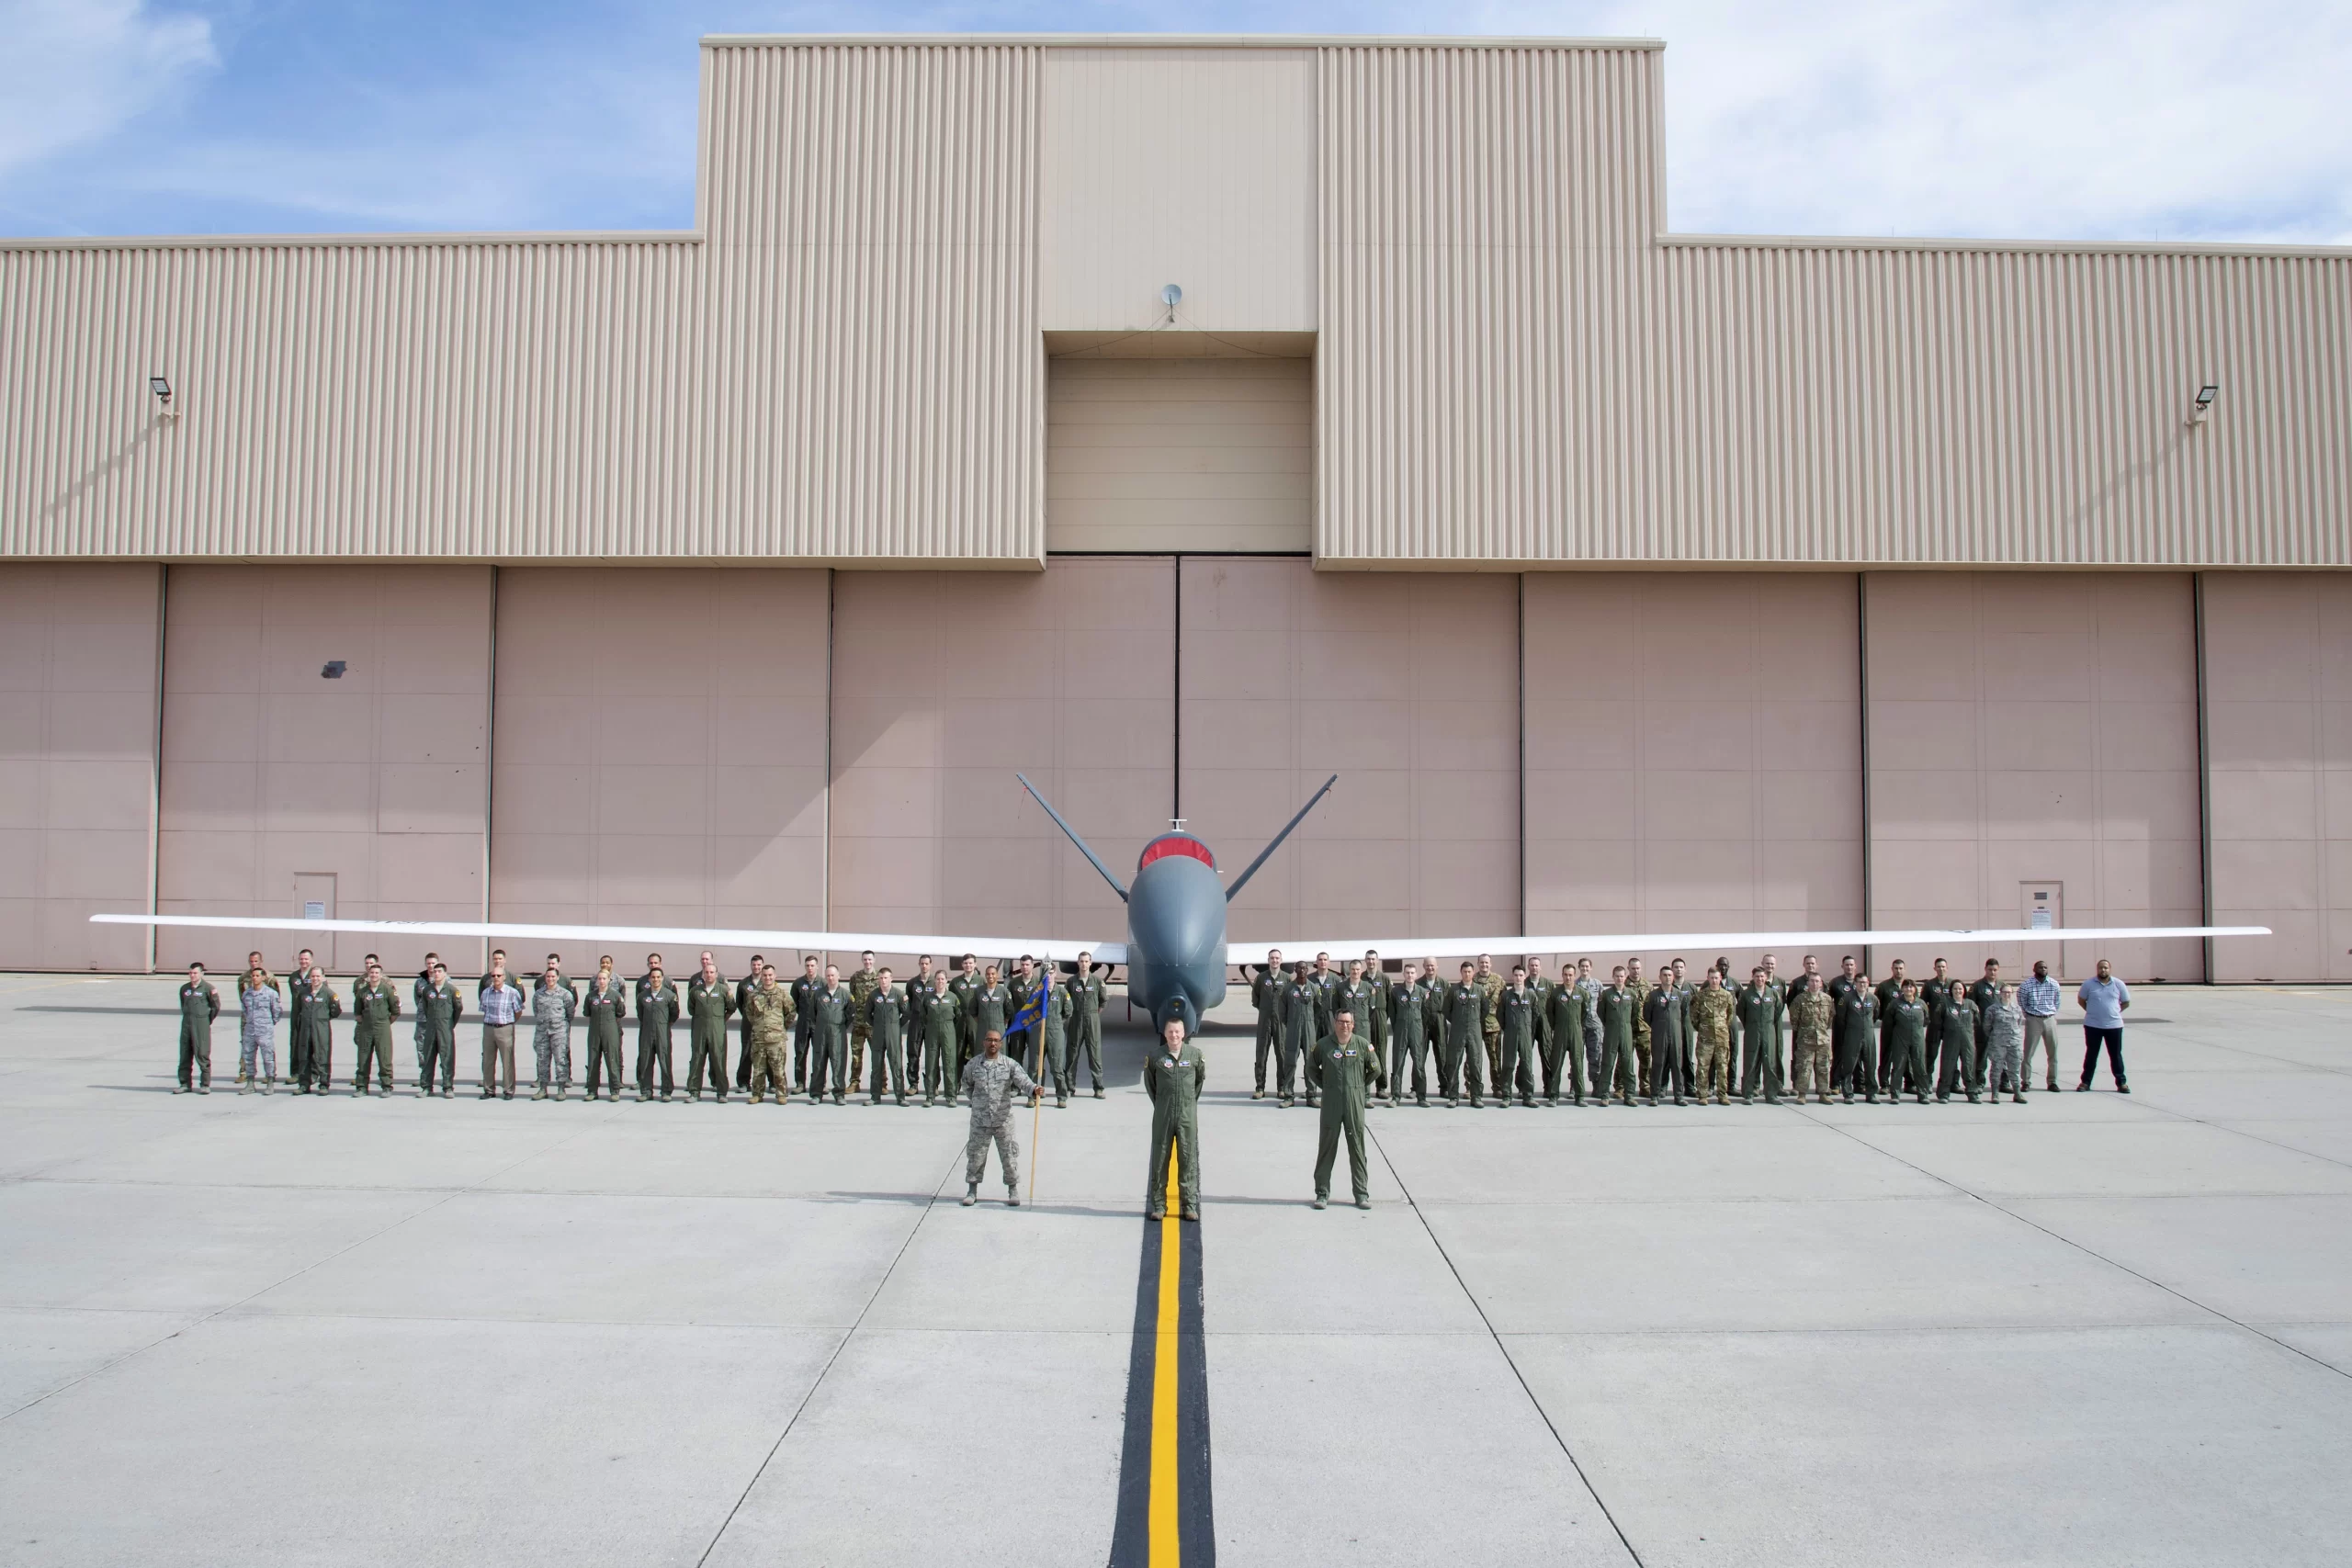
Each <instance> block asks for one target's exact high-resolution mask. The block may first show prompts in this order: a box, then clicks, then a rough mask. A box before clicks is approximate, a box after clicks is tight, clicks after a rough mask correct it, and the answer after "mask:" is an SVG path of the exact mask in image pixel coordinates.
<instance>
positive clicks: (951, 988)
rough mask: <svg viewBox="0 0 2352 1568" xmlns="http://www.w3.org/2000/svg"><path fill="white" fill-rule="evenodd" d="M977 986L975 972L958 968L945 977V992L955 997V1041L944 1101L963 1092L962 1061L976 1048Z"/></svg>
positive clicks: (977, 1039)
mask: <svg viewBox="0 0 2352 1568" xmlns="http://www.w3.org/2000/svg"><path fill="white" fill-rule="evenodd" d="M979 988H980V977H979V976H978V975H972V976H967V975H965V973H964V972H963V971H962V970H960V969H959V970H957V971H956V973H955V974H954V975H951V976H948V979H947V994H948V995H949V996H951V997H954V998H956V1043H955V1045H954V1047H953V1048H952V1049H951V1050H949V1052H948V1053H947V1103H948V1104H950V1105H953V1104H955V1103H956V1095H957V1094H959V1093H960V1092H962V1089H963V1083H964V1064H965V1063H966V1062H968V1061H970V1060H971V1059H972V1056H973V1054H974V1053H976V1052H977V1051H978V1050H979V1048H980V1044H979V1036H978V1035H976V1034H974V1033H973V1032H972V993H973V992H975V991H977V990H978V989H979Z"/></svg>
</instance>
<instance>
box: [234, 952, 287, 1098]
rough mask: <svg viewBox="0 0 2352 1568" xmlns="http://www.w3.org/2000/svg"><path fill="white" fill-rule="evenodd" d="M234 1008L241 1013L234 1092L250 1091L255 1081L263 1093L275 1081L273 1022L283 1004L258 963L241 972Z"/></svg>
mask: <svg viewBox="0 0 2352 1568" xmlns="http://www.w3.org/2000/svg"><path fill="white" fill-rule="evenodd" d="M237 1008H238V1010H239V1011H240V1012H241V1013H242V1014H243V1020H242V1021H241V1022H240V1023H239V1024H238V1029H237V1092H238V1093H239V1094H248V1093H251V1092H252V1090H253V1089H254V1085H255V1084H259V1085H260V1086H261V1091H262V1092H263V1093H264V1094H267V1093H269V1092H270V1091H271V1090H272V1089H273V1088H275V1087H276V1085H277V1021H278V1020H279V1019H281V1018H283V1017H285V1016H286V1003H285V1002H284V1001H283V1000H282V999H280V998H279V997H278V994H277V985H276V983H275V982H274V981H272V980H271V978H270V976H269V972H268V971H267V970H266V969H264V968H263V967H262V966H261V965H260V964H254V966H253V967H252V968H251V969H248V970H246V971H245V978H244V983H243V984H242V985H240V986H239V987H237Z"/></svg>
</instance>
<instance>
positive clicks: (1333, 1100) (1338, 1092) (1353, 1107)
mask: <svg viewBox="0 0 2352 1568" xmlns="http://www.w3.org/2000/svg"><path fill="white" fill-rule="evenodd" d="M1377 1071H1378V1069H1377V1066H1376V1064H1374V1061H1373V1059H1372V1047H1371V1046H1369V1045H1366V1044H1364V1043H1363V1042H1362V1041H1360V1040H1358V1039H1357V1038H1356V1015H1355V1014H1354V1013H1353V1012H1351V1011H1349V1010H1347V1008H1346V1007H1345V1006H1344V1005H1342V1006H1341V1008H1340V1010H1339V1011H1338V1012H1335V1013H1333V1014H1332V1015H1331V1032H1330V1035H1329V1037H1328V1038H1326V1039H1323V1040H1319V1041H1317V1043H1316V1045H1315V1051H1314V1054H1313V1055H1310V1056H1309V1057H1308V1058H1307V1060H1306V1081H1307V1082H1308V1083H1310V1084H1314V1085H1316V1086H1317V1088H1318V1089H1319V1090H1320V1093H1319V1094H1318V1095H1317V1098H1318V1099H1319V1100H1322V1102H1323V1120H1322V1124H1321V1126H1320V1127H1319V1128H1318V1130H1317V1137H1316V1140H1315V1207H1317V1208H1318V1209H1320V1208H1323V1207H1324V1206H1325V1205H1326V1204H1327V1203H1329V1201H1330V1197H1331V1166H1332V1162H1333V1160H1334V1158H1335V1157H1336V1156H1338V1154H1339V1150H1340V1139H1341V1138H1342V1137H1345V1138H1346V1139H1347V1141H1348V1184H1349V1186H1350V1187H1351V1188H1352V1189H1353V1190H1354V1191H1355V1198H1356V1207H1357V1208H1359V1209H1369V1208H1371V1207H1372V1168H1371V1165H1370V1163H1369V1162H1368V1161H1366V1160H1365V1158H1364V1154H1363V1102H1364V1095H1365V1093H1366V1092H1367V1090H1368V1089H1370V1088H1371V1085H1372V1082H1373V1079H1374V1077H1376V1076H1377Z"/></svg>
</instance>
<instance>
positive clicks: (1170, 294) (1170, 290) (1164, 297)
mask: <svg viewBox="0 0 2352 1568" xmlns="http://www.w3.org/2000/svg"><path fill="white" fill-rule="evenodd" d="M1183 298H1184V291H1183V290H1182V289H1181V288H1177V287H1176V286H1175V285H1174V284H1172V283H1169V284H1163V285H1161V286H1160V290H1159V302H1160V303H1161V304H1163V305H1165V306H1167V307H1168V308H1169V309H1170V310H1174V309H1175V308H1176V305H1177V302H1178V301H1179V300H1181V299H1183Z"/></svg>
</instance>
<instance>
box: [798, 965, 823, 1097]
mask: <svg viewBox="0 0 2352 1568" xmlns="http://www.w3.org/2000/svg"><path fill="white" fill-rule="evenodd" d="M824 983H825V977H824V976H822V975H809V974H805V973H804V974H801V975H797V976H794V977H793V981H792V987H791V988H792V1010H793V1017H794V1019H795V1020H796V1021H795V1022H794V1024H793V1026H792V1089H793V1092H794V1093H796V1094H797V1093H798V1092H799V1091H800V1089H801V1088H802V1087H803V1086H804V1085H806V1084H807V1083H808V1081H809V1040H810V1035H809V998H811V997H813V996H815V995H816V994H817V991H818V988H819V987H821V986H823V985H824Z"/></svg>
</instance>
